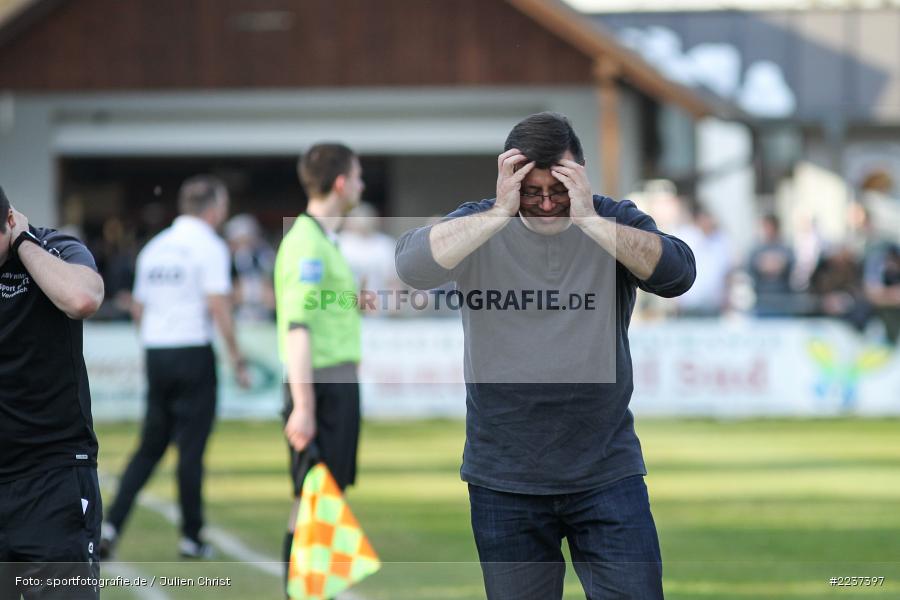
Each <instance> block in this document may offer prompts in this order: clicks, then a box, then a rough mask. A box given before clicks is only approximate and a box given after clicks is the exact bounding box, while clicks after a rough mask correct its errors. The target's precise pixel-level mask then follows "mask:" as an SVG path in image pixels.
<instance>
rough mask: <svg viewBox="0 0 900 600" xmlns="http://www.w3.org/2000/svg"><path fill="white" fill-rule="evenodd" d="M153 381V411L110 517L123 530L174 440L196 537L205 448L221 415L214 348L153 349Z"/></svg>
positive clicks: (187, 517) (187, 524)
mask: <svg viewBox="0 0 900 600" xmlns="http://www.w3.org/2000/svg"><path fill="white" fill-rule="evenodd" d="M147 380H148V384H149V388H148V393H147V415H146V417H145V418H144V426H143V431H142V432H141V441H140V446H138V449H137V451H136V452H135V454H134V456H132V458H131V461H130V462H129V463H128V467H127V468H126V469H125V473H124V474H123V475H122V481H121V483H120V484H119V493H118V495H117V496H116V500H115V502H114V503H113V505H112V508H111V509H110V511H109V516H108V521H109V522H110V523H111V524H112V525H113V526H115V528H116V529H117V530H119V531H121V530H122V527H123V526H124V525H125V521H126V520H127V518H128V513H129V512H130V511H131V507H132V505H133V504H134V500H135V497H136V496H137V494H138V492H139V491H140V490H141V488H142V487H143V486H144V484H145V483H147V480H148V479H149V478H150V475H152V474H153V470H154V469H155V468H156V465H157V463H159V460H160V459H161V458H162V457H163V454H165V452H166V448H168V446H169V444H170V443H172V442H174V443H175V444H176V446H177V447H178V497H179V500H180V502H181V517H182V523H181V530H182V533H183V534H184V535H185V536H186V537H189V538H191V539H195V540H196V539H197V538H198V536H199V535H200V529H201V528H202V527H203V497H202V484H203V453H204V451H205V450H206V442H207V440H208V439H209V434H210V433H211V432H212V427H213V421H214V420H215V415H216V361H215V356H214V355H213V351H212V348H211V347H210V346H202V347H195V348H164V349H151V350H147Z"/></svg>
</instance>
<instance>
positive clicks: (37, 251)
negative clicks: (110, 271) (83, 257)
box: [18, 244, 103, 319]
mask: <svg viewBox="0 0 900 600" xmlns="http://www.w3.org/2000/svg"><path fill="white" fill-rule="evenodd" d="M18 253H19V259H20V260H21V261H22V264H23V265H25V268H26V269H27V270H28V273H29V274H30V275H31V277H32V278H33V279H34V282H35V283H36V284H37V286H38V287H39V288H41V291H43V292H44V294H45V295H46V296H47V298H49V299H50V301H51V302H52V303H53V304H54V306H56V307H57V308H58V309H59V310H61V311H62V312H64V313H65V314H66V315H67V316H68V317H69V318H72V319H86V318H88V317H90V316H91V315H93V314H94V313H95V312H97V309H99V308H100V304H102V303H103V278H102V277H100V275H98V274H97V273H96V272H95V271H93V270H92V269H90V268H89V267H85V266H83V265H70V264H69V263H67V262H65V261H64V260H62V259H60V258H58V257H56V256H53V255H52V254H50V253H49V252H47V251H45V250H44V249H42V248H39V247H38V246H37V245H35V244H22V245H21V246H19V250H18Z"/></svg>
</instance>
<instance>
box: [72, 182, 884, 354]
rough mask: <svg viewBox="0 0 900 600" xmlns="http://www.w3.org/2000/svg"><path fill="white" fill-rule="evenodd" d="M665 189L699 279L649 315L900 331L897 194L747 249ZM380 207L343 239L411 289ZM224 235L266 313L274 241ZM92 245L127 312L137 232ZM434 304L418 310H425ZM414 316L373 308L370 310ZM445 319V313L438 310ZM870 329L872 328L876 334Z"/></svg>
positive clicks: (228, 228)
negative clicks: (836, 323) (840, 228)
mask: <svg viewBox="0 0 900 600" xmlns="http://www.w3.org/2000/svg"><path fill="white" fill-rule="evenodd" d="M669 192H670V193H667V194H663V195H662V199H661V200H660V199H659V198H657V200H658V201H657V202H656V203H655V204H654V206H652V207H645V208H646V209H648V210H650V212H651V213H652V214H654V215H655V216H657V215H658V216H657V221H658V222H660V226H661V227H663V228H667V229H668V230H670V231H671V232H672V233H673V234H675V235H677V236H678V237H680V238H681V239H683V240H684V241H686V242H687V243H688V244H689V245H690V247H691V248H692V249H693V251H694V254H695V257H696V260H697V279H696V282H695V283H694V286H693V288H692V289H691V290H690V291H689V292H688V293H687V294H685V295H683V296H681V297H679V298H676V299H674V300H668V301H665V303H664V304H662V303H659V301H657V300H653V299H646V298H645V299H644V300H643V302H644V303H645V304H644V305H643V306H642V308H643V309H644V312H645V314H654V315H656V316H660V315H662V316H668V317H685V318H687V317H694V318H706V317H721V316H727V315H733V314H747V315H753V316H756V317H759V318H771V317H831V318H835V319H840V320H843V321H846V322H847V323H849V324H850V325H851V326H853V327H854V328H855V329H857V330H859V331H861V332H867V334H871V335H875V336H883V337H884V339H886V340H887V341H888V342H889V343H891V344H896V343H897V340H898V337H900V200H896V199H894V198H892V197H891V196H890V195H889V194H888V193H887V192H886V191H885V190H879V189H866V190H864V192H863V193H862V194H861V196H860V199H859V200H858V201H857V202H855V203H854V204H853V205H852V206H851V210H850V214H849V215H848V223H849V230H850V231H851V232H852V234H851V235H849V236H847V239H845V240H841V241H839V242H834V241H830V242H826V241H825V240H824V239H823V237H822V236H821V235H820V234H819V233H818V231H817V227H816V223H815V221H814V220H812V219H809V218H808V219H800V220H797V222H794V223H791V224H790V227H788V228H787V229H786V227H785V225H784V224H783V223H782V222H781V221H780V220H779V218H778V217H777V216H776V215H775V214H772V213H768V214H763V215H761V216H760V217H759V220H758V223H757V224H756V241H755V243H754V244H753V245H752V247H750V248H749V249H745V251H744V252H740V251H739V249H738V248H736V246H735V244H734V243H733V242H732V240H731V239H729V236H728V234H727V232H726V231H725V230H724V228H723V227H722V226H721V225H720V223H719V222H718V220H717V219H716V217H715V216H714V215H713V214H712V212H711V211H709V210H708V209H706V208H704V207H700V206H698V205H696V204H694V205H693V206H691V203H690V202H686V201H685V200H684V199H682V198H679V197H678V196H677V195H675V194H674V192H673V190H669ZM381 225H382V221H381V220H380V219H379V218H378V215H377V213H376V212H375V210H374V209H373V208H372V207H370V206H368V205H365V204H363V205H362V206H360V207H359V208H358V209H356V212H355V213H354V214H352V215H351V218H350V219H348V221H347V226H346V227H345V228H344V231H343V232H342V233H341V234H340V235H339V236H338V238H337V239H336V240H335V241H336V243H338V244H340V245H341V248H342V251H343V252H344V253H345V255H346V256H347V257H348V261H349V263H350V265H351V268H352V269H353V270H354V273H355V275H356V278H357V282H358V284H359V285H360V286H361V287H362V288H365V289H369V290H391V291H395V290H399V289H401V288H402V287H403V284H402V283H400V281H399V279H398V278H397V276H396V271H395V269H394V264H393V246H394V240H393V238H392V237H390V236H389V235H387V234H386V233H384V231H383V227H381ZM223 233H224V236H225V238H226V240H227V241H228V243H229V247H230V248H231V251H232V258H233V272H232V275H233V278H234V283H235V285H234V289H235V306H236V310H237V317H238V318H239V319H241V320H253V321H266V320H271V319H272V318H273V315H274V294H273V292H272V265H273V257H274V248H273V243H272V242H270V241H269V240H268V239H267V236H266V235H265V232H263V231H262V230H261V228H260V226H259V223H258V222H257V220H256V219H255V218H254V217H253V216H252V215H249V214H241V215H237V216H235V217H232V219H231V220H230V221H228V223H227V224H226V225H225V228H224V231H223ZM88 243H89V245H90V246H91V249H92V251H93V253H94V255H95V256H96V257H97V262H98V266H99V267H100V269H101V273H102V274H103V277H104V280H105V283H106V289H107V300H106V302H105V303H104V306H103V308H102V309H101V310H100V312H99V313H98V315H97V318H98V319H105V320H116V319H127V318H128V316H129V310H128V309H129V305H130V298H131V286H132V281H133V277H134V272H133V270H134V260H135V257H136V255H137V251H138V250H139V249H140V239H139V238H138V235H137V234H136V233H135V232H132V231H129V228H127V227H125V226H124V225H123V224H122V222H121V221H120V220H119V219H117V218H115V217H112V218H110V219H108V220H107V221H106V222H105V223H104V224H103V226H102V228H101V229H100V231H99V235H98V236H95V238H94V239H93V240H91V239H89V240H88ZM422 314H426V313H417V316H421V315H422ZM384 315H390V316H411V315H410V314H409V312H408V311H406V312H404V311H402V310H393V311H392V310H387V311H376V313H375V314H374V315H373V316H384ZM442 316H443V315H442ZM873 332H874V333H873Z"/></svg>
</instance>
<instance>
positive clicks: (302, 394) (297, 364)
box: [286, 327, 315, 411]
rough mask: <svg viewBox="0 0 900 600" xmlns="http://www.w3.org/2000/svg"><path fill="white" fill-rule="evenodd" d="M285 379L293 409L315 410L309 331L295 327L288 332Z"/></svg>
mask: <svg viewBox="0 0 900 600" xmlns="http://www.w3.org/2000/svg"><path fill="white" fill-rule="evenodd" d="M286 342H287V344H286V351H287V356H286V360H287V365H286V368H287V377H288V385H289V387H290V390H291V399H292V400H293V403H294V409H295V410H297V409H300V410H303V411H314V410H315V395H314V394H313V385H312V380H313V372H312V352H311V347H310V337H309V330H307V329H306V328H305V327H295V328H294V329H291V330H290V331H289V332H288V335H287V340H286Z"/></svg>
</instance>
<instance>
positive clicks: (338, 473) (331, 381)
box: [282, 365, 360, 497]
mask: <svg viewBox="0 0 900 600" xmlns="http://www.w3.org/2000/svg"><path fill="white" fill-rule="evenodd" d="M314 378H316V379H317V381H316V382H315V383H314V384H313V394H314V395H315V398H316V436H315V438H314V440H313V442H314V444H315V445H316V449H317V450H318V454H319V457H320V459H321V460H322V461H323V462H324V463H325V465H326V466H327V467H328V470H329V471H331V474H332V475H333V476H334V479H335V481H336V482H337V484H338V486H339V487H340V488H341V489H344V488H346V487H347V486H348V485H353V484H354V483H355V482H356V451H357V447H358V445H359V428H360V406H359V383H357V381H356V366H355V365H341V366H338V367H331V368H330V369H329V371H328V372H327V375H326V374H323V373H321V372H317V373H316V374H314ZM320 379H324V381H321V380H320ZM293 406H294V403H293V401H292V399H291V390H290V386H289V385H288V384H284V413H283V415H282V416H283V417H284V420H285V422H287V418H288V416H289V415H290V414H291V410H292V409H293ZM288 452H289V454H290V460H291V467H290V468H291V473H290V474H291V482H292V483H293V486H294V497H299V496H300V491H301V490H302V489H303V479H304V478H305V477H306V472H307V471H308V470H309V467H310V466H311V465H310V461H309V456H308V454H307V451H306V450H304V451H303V452H297V451H296V450H294V449H293V448H292V447H291V446H290V444H288Z"/></svg>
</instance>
